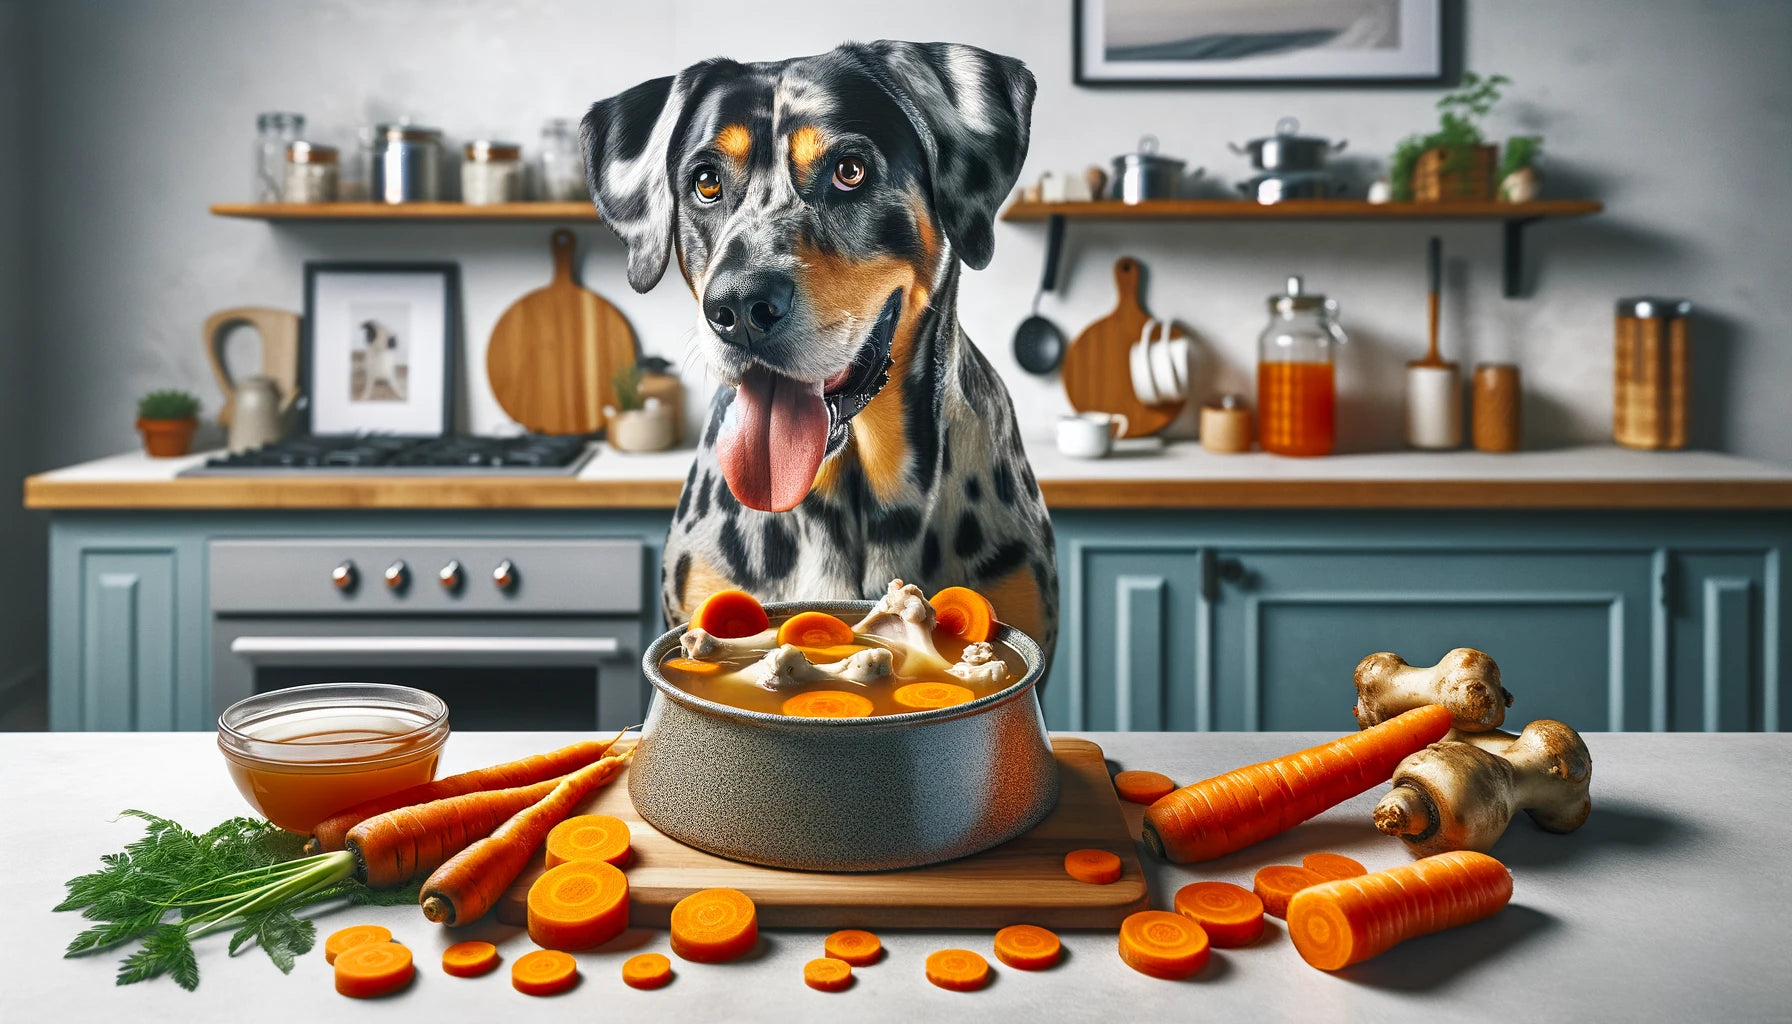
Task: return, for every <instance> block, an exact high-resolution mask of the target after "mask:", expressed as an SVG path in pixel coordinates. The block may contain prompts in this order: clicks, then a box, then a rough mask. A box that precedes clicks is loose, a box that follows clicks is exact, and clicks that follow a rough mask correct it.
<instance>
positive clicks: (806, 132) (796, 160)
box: [790, 124, 828, 182]
mask: <svg viewBox="0 0 1792 1024" xmlns="http://www.w3.org/2000/svg"><path fill="white" fill-rule="evenodd" d="M827 151H828V146H827V140H825V139H823V138H822V136H821V130H820V129H818V128H816V127H815V126H814V125H808V124H805V125H800V126H798V127H797V128H796V129H795V130H794V131H792V132H791V133H790V162H791V163H792V164H794V165H795V167H796V176H797V179H798V180H799V181H802V182H807V181H808V180H809V177H810V172H812V171H813V170H814V168H815V161H817V160H819V159H821V155H822V154H823V153H826V152H827Z"/></svg>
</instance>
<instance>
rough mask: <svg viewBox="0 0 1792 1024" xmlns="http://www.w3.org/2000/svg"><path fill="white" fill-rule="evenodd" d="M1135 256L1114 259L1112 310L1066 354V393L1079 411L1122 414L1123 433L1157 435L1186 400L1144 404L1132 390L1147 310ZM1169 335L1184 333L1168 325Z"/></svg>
mask: <svg viewBox="0 0 1792 1024" xmlns="http://www.w3.org/2000/svg"><path fill="white" fill-rule="evenodd" d="M1139 275H1140V268H1139V261H1138V260H1136V259H1133V258H1132V257H1131V256H1122V257H1120V258H1119V259H1118V260H1116V261H1114V287H1115V288H1116V290H1118V292H1119V301H1118V303H1117V304H1116V305H1115V306H1114V311H1113V312H1112V313H1109V314H1108V315H1107V316H1104V317H1102V318H1101V319H1100V320H1097V321H1095V322H1094V323H1092V324H1090V325H1089V326H1087V327H1085V328H1083V333H1081V334H1079V335H1077V336H1076V340H1075V341H1073V342H1071V343H1070V351H1068V352H1066V353H1065V354H1064V393H1065V394H1066V395H1068V396H1069V398H1070V407H1071V408H1072V409H1075V410H1076V411H1077V412H1112V413H1120V414H1122V415H1124V416H1125V417H1126V432H1125V433H1124V434H1123V435H1121V436H1123V437H1142V436H1144V435H1147V434H1155V433H1157V432H1158V431H1160V430H1162V429H1164V428H1165V427H1167V426H1169V425H1170V423H1171V422H1172V421H1174V420H1175V419H1176V417H1177V416H1179V415H1181V413H1182V406H1183V402H1184V401H1185V400H1184V399H1177V400H1176V401H1174V402H1164V403H1160V404H1158V405H1146V404H1145V403H1143V402H1141V401H1139V396H1138V394H1137V392H1135V391H1134V390H1133V385H1132V371H1131V363H1130V358H1131V352H1132V347H1133V345H1135V344H1137V343H1138V340H1139V332H1140V331H1142V330H1143V329H1144V327H1145V321H1147V320H1149V319H1151V314H1149V313H1147V312H1145V306H1144V303H1143V302H1142V301H1141V300H1140V297H1139ZM1170 337H1171V338H1180V337H1184V335H1183V334H1182V333H1181V332H1180V331H1177V330H1172V331H1171V333H1170Z"/></svg>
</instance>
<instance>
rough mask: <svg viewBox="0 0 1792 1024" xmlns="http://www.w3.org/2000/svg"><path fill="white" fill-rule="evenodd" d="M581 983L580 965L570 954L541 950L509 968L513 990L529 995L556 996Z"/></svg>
mask: <svg viewBox="0 0 1792 1024" xmlns="http://www.w3.org/2000/svg"><path fill="white" fill-rule="evenodd" d="M578 983H579V962H578V961H577V960H574V959H573V958H572V954H570V953H562V952H561V951H559V950H557V949H538V950H536V951H535V952H533V953H524V954H523V955H522V956H519V957H517V958H516V963H513V964H511V965H510V987H511V988H514V989H516V990H517V991H518V992H521V993H523V994H524V995H528V996H553V995H559V994H560V993H562V992H564V991H566V990H567V989H569V988H572V987H573V986H574V985H577V984H578Z"/></svg>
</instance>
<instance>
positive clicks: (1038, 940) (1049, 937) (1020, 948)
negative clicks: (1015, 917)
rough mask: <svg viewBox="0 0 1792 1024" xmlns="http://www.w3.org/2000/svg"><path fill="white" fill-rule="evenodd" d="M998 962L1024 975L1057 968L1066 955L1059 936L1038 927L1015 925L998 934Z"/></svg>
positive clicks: (996, 939)
mask: <svg viewBox="0 0 1792 1024" xmlns="http://www.w3.org/2000/svg"><path fill="white" fill-rule="evenodd" d="M995 950H996V959H997V960H1000V961H1002V962H1003V963H1005V964H1007V965H1008V966H1010V967H1013V968H1015V969H1016V970H1021V971H1043V970H1045V969H1046V968H1047V967H1054V966H1056V965H1057V963H1058V959H1059V958H1060V957H1062V956H1063V955H1064V944H1063V943H1061V942H1059V941H1058V935H1057V933H1056V932H1053V931H1050V930H1048V929H1045V928H1041V927H1039V926H1038V925H1036V924H1011V925H1009V926H1008V927H1006V928H1003V929H1002V930H1001V931H998V932H996V938H995Z"/></svg>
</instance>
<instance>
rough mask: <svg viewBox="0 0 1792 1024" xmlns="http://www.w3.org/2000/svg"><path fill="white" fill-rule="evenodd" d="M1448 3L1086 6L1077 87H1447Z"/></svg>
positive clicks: (1106, 2)
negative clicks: (1443, 84) (1397, 84)
mask: <svg viewBox="0 0 1792 1024" xmlns="http://www.w3.org/2000/svg"><path fill="white" fill-rule="evenodd" d="M1443 7H1444V0H1077V2H1076V5H1075V7H1074V12H1073V14H1072V17H1073V18H1074V26H1073V32H1072V39H1073V40H1074V42H1073V43H1072V46H1073V47H1074V49H1075V63H1076V81H1077V84H1078V85H1179V84H1181V85H1321V84H1325V85H1366V84H1373V83H1378V82H1379V83H1390V82H1404V83H1424V82H1433V83H1435V82H1441V81H1443V76H1444V45H1443V44H1444V10H1443Z"/></svg>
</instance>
